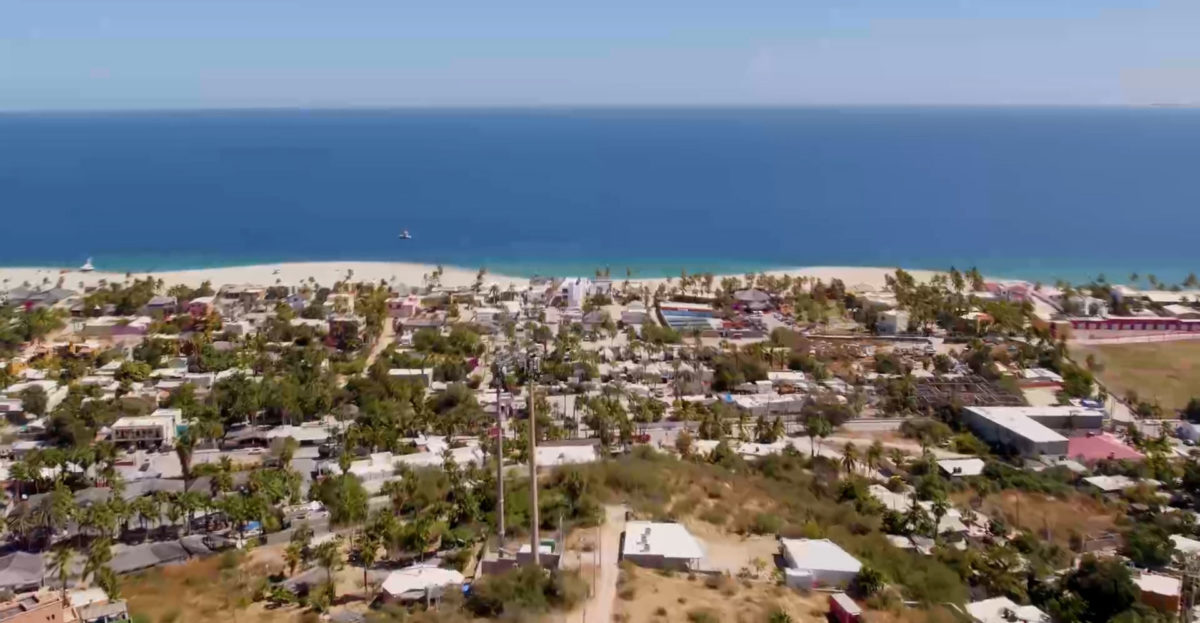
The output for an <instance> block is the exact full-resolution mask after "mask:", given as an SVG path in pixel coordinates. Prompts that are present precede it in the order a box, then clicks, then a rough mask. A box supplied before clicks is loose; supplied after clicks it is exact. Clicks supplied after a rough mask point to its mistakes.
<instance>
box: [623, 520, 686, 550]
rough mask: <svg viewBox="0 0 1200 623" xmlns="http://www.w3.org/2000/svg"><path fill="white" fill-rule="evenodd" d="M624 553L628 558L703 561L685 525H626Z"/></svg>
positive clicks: (639, 522) (652, 523)
mask: <svg viewBox="0 0 1200 623" xmlns="http://www.w3.org/2000/svg"><path fill="white" fill-rule="evenodd" d="M621 553H622V554H624V555H626V556H638V555H641V556H662V557H663V558H673V559H684V560H696V559H700V558H704V550H703V549H701V547H700V543H699V542H698V541H697V540H696V539H695V537H693V536H692V533H690V532H688V529H687V528H686V527H684V526H683V524H677V523H658V522H653V521H631V522H629V523H627V524H625V544H624V547H623V548H622V550H621Z"/></svg>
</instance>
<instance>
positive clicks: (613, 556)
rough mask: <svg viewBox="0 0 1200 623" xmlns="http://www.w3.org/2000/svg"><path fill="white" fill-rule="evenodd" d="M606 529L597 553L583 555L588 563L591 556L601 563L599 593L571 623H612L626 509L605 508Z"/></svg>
mask: <svg viewBox="0 0 1200 623" xmlns="http://www.w3.org/2000/svg"><path fill="white" fill-rule="evenodd" d="M604 514H605V519H604V525H603V526H601V527H600V542H599V543H598V544H597V549H596V551H595V552H584V553H583V554H581V556H582V557H583V559H584V561H587V560H588V557H589V556H591V555H596V556H598V557H599V559H600V565H599V568H598V569H595V570H594V573H595V574H596V576H595V578H594V582H595V589H593V591H592V596H591V597H590V598H589V599H588V600H587V603H585V604H584V605H583V607H582V608H580V609H577V610H575V611H573V612H570V613H568V614H567V616H566V619H565V620H566V621H567V623H612V620H613V600H614V599H616V597H617V576H618V575H619V574H620V568H619V567H618V566H617V563H618V562H619V559H620V553H621V552H620V547H621V533H622V532H624V531H625V507H624V506H605V507H604Z"/></svg>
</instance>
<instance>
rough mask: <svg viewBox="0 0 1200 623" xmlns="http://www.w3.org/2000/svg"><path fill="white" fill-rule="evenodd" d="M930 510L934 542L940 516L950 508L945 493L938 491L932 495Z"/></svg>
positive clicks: (938, 531) (937, 532)
mask: <svg viewBox="0 0 1200 623" xmlns="http://www.w3.org/2000/svg"><path fill="white" fill-rule="evenodd" d="M930 510H932V511H933V540H934V541H935V542H936V541H937V539H938V536H939V533H940V530H939V527H940V526H941V525H942V517H945V516H946V513H947V512H949V510H950V502H949V500H947V499H946V496H945V494H941V493H939V494H938V495H936V496H934V498H933V503H932V505H931V507H930Z"/></svg>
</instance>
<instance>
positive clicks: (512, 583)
mask: <svg viewBox="0 0 1200 623" xmlns="http://www.w3.org/2000/svg"><path fill="white" fill-rule="evenodd" d="M586 595H587V584H586V583H585V582H584V581H583V580H581V579H580V578H579V574H577V573H573V572H566V571H557V570H556V571H552V572H550V573H546V572H545V571H544V570H543V569H541V568H540V567H531V566H526V567H518V568H517V569H514V570H512V571H509V572H507V573H502V574H498V575H490V576H487V577H485V578H483V579H482V580H480V581H478V582H476V583H474V584H472V585H471V593H470V594H469V595H468V596H467V602H466V607H467V609H468V610H470V611H471V612H472V613H473V614H475V615H476V616H482V617H497V616H500V615H501V614H505V613H510V614H511V613H523V612H525V613H542V612H548V611H550V610H569V609H571V608H573V607H574V606H575V605H576V604H578V603H579V602H581V601H582V600H583V599H584V597H585V596H586Z"/></svg>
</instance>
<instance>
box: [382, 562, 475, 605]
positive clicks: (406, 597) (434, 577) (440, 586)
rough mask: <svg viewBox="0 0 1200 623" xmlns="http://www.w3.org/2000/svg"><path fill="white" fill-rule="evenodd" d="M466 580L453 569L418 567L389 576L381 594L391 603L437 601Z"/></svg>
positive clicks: (392, 573) (400, 570)
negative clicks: (443, 594)
mask: <svg viewBox="0 0 1200 623" xmlns="http://www.w3.org/2000/svg"><path fill="white" fill-rule="evenodd" d="M465 581H466V578H464V577H463V574H461V573H459V572H458V571H455V570H453V569H441V568H439V567H433V566H427V565H416V566H413V567H408V568H405V569H399V570H397V571H393V572H391V573H389V574H388V576H387V579H385V580H384V581H383V584H381V585H380V587H379V589H380V592H382V593H383V595H384V597H385V598H386V599H388V600H390V601H397V602H404V601H425V600H426V599H427V598H428V599H435V600H436V599H437V598H438V597H440V596H441V595H442V593H444V592H445V591H447V590H454V589H456V588H458V587H460V586H462V585H463V582H465Z"/></svg>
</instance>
